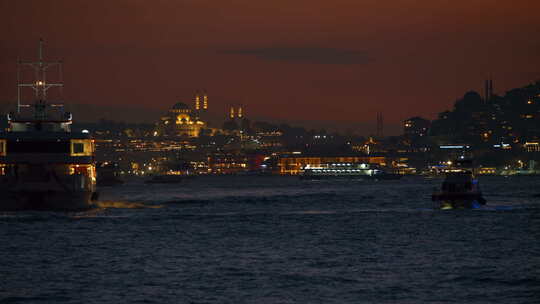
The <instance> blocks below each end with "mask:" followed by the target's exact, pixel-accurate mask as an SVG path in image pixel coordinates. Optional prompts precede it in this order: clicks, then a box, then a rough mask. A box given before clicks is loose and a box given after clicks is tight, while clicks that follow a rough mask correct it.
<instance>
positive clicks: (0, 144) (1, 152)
mask: <svg viewBox="0 0 540 304" xmlns="http://www.w3.org/2000/svg"><path fill="white" fill-rule="evenodd" d="M0 156H6V140H5V139H0Z"/></svg>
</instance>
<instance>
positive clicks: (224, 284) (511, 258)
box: [0, 177, 540, 303]
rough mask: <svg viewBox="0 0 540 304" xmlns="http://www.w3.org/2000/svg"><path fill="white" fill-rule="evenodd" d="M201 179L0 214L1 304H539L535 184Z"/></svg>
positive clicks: (539, 217) (538, 190)
mask: <svg viewBox="0 0 540 304" xmlns="http://www.w3.org/2000/svg"><path fill="white" fill-rule="evenodd" d="M438 183H440V181H439V180H431V181H426V180H423V179H419V178H408V179H403V180H400V181H387V182H360V181H319V182H308V181H300V180H298V179H296V178H289V177H206V178H198V179H193V180H190V181H187V182H185V183H183V184H177V185H145V184H142V183H140V182H133V183H129V184H127V185H124V186H120V187H116V188H106V189H103V190H102V199H103V201H102V202H101V203H100V206H101V208H98V209H95V210H91V211H88V212H83V213H69V214H66V213H48V212H20V213H0V302H1V303H137V302H144V303H539V302H540V300H539V299H540V297H539V296H538V295H540V208H539V206H540V178H534V177H523V178H499V177H490V178H482V180H481V184H482V187H483V191H484V193H485V196H486V199H487V200H488V204H489V206H488V207H487V208H485V209H483V210H450V211H441V210H433V208H432V203H431V200H430V195H431V192H432V189H433V187H435V186H437V185H438Z"/></svg>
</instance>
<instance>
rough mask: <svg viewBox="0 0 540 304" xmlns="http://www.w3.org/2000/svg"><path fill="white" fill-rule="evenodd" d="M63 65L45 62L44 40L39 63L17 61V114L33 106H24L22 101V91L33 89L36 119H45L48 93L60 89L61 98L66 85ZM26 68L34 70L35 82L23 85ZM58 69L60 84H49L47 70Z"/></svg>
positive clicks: (55, 62)
mask: <svg viewBox="0 0 540 304" xmlns="http://www.w3.org/2000/svg"><path fill="white" fill-rule="evenodd" d="M62 64H63V62H62V61H61V60H59V61H44V60H43V39H39V50H38V61H22V60H17V114H20V113H21V108H29V107H31V106H32V105H30V104H23V103H22V101H21V91H22V89H23V88H31V89H33V90H34V96H35V99H36V103H35V105H34V106H35V107H36V113H35V114H36V118H38V116H41V117H39V118H41V119H44V118H45V114H46V113H45V108H46V106H47V103H46V100H47V91H48V90H49V89H50V88H53V87H58V88H59V89H60V96H62V94H63V92H62V88H63V87H64V83H63V80H62ZM24 67H31V68H32V69H33V70H34V82H32V83H23V82H22V80H21V71H22V69H23V68H24ZM52 67H57V68H58V78H59V82H55V83H49V82H47V69H49V68H52ZM49 106H51V107H61V108H63V106H64V105H63V103H58V104H50V105H49Z"/></svg>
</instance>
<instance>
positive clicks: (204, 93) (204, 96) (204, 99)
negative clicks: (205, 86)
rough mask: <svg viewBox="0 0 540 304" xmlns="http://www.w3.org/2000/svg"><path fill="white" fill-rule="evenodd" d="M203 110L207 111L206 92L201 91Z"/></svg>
mask: <svg viewBox="0 0 540 304" xmlns="http://www.w3.org/2000/svg"><path fill="white" fill-rule="evenodd" d="M203 109H204V110H208V94H206V90H203Z"/></svg>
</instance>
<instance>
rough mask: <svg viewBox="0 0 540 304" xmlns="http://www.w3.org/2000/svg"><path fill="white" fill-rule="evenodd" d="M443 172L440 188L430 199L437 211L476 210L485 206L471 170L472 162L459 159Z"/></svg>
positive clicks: (478, 185)
mask: <svg viewBox="0 0 540 304" xmlns="http://www.w3.org/2000/svg"><path fill="white" fill-rule="evenodd" d="M454 164H455V166H454V167H453V168H449V169H447V170H446V171H445V178H444V181H443V182H442V185H441V188H440V189H439V190H436V191H435V192H434V193H433V194H432V196H431V199H432V201H433V202H435V204H436V206H435V207H436V208H438V209H443V210H447V209H476V208H481V207H482V206H483V205H485V204H486V200H485V199H484V197H483V196H482V191H481V189H480V184H479V182H478V179H477V178H476V177H475V175H474V170H473V169H472V160H471V159H465V158H461V159H459V160H457V161H455V162H454Z"/></svg>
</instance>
